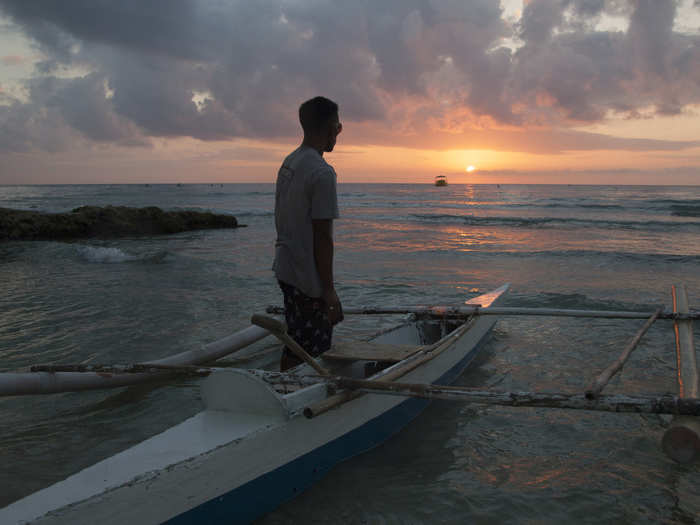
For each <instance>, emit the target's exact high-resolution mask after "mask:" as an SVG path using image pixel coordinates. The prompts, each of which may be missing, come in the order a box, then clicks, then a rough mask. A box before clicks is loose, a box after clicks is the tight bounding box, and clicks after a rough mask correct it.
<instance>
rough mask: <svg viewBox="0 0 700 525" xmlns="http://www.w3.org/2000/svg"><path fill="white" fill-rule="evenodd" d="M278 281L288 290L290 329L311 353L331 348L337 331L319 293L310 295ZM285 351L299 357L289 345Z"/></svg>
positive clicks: (293, 337) (285, 290)
mask: <svg viewBox="0 0 700 525" xmlns="http://www.w3.org/2000/svg"><path fill="white" fill-rule="evenodd" d="M278 282H279V285H280V288H282V293H283V294H284V317H285V320H286V321H287V333H288V334H289V335H290V336H291V337H292V339H294V340H295V341H296V342H297V343H299V345H300V346H301V347H302V348H303V349H304V350H306V351H307V352H308V353H309V354H310V355H312V356H314V357H318V356H319V355H321V354H322V353H323V352H325V351H326V350H329V349H330V347H331V337H332V335H333V326H332V325H331V323H330V321H329V320H328V309H327V308H326V304H325V302H324V301H323V299H321V298H319V297H309V296H308V295H306V294H304V293H303V292H302V291H300V290H299V289H298V288H296V287H294V286H292V285H290V284H287V283H283V282H282V281H278ZM284 353H285V355H286V356H287V357H289V358H292V359H296V356H295V355H294V354H293V353H292V352H291V351H290V350H289V349H288V348H286V347H285V349H284ZM299 362H301V360H300V359H299Z"/></svg>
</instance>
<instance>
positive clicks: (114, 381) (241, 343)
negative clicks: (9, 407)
mask: <svg viewBox="0 0 700 525" xmlns="http://www.w3.org/2000/svg"><path fill="white" fill-rule="evenodd" d="M268 335H270V332H268V331H267V330H265V329H264V328H260V327H259V326H249V327H247V328H244V329H243V330H240V331H239V332H236V333H234V334H232V335H229V336H227V337H224V338H223V339H219V340H218V341H213V342H211V343H209V344H207V345H204V346H203V347H202V348H199V349H196V350H188V351H186V352H182V353H179V354H176V355H173V356H170V357H166V358H164V359H158V360H155V361H148V362H146V363H142V365H153V366H154V367H159V366H166V367H168V366H182V365H198V364H202V363H206V362H211V361H215V360H216V359H219V358H221V357H223V356H225V355H228V354H231V353H233V352H237V351H239V350H242V349H243V348H245V347H247V346H249V345H251V344H252V343H255V342H256V341H259V340H260V339H262V338H264V337H267V336H268ZM173 373H174V371H173V370H167V369H162V371H160V372H159V371H156V370H155V368H153V369H152V370H151V371H148V372H137V373H128V374H116V373H106V372H78V371H76V372H68V371H67V372H58V371H57V372H3V373H0V396H21V395H33V394H55V393H59V392H77V391H81V390H97V389H102V388H117V387H123V386H131V385H135V384H140V383H145V382H148V381H153V380H154V379H160V378H163V377H168V376H169V375H171V374H173Z"/></svg>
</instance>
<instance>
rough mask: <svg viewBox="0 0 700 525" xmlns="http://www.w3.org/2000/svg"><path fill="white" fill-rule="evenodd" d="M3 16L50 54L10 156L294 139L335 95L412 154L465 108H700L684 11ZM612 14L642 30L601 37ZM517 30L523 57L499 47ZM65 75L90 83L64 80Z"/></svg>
mask: <svg viewBox="0 0 700 525" xmlns="http://www.w3.org/2000/svg"><path fill="white" fill-rule="evenodd" d="M695 5H696V7H697V2H696V3H695ZM0 11H1V12H2V13H3V14H5V15H6V16H8V17H9V18H10V19H11V20H12V21H13V22H14V23H15V24H16V25H17V26H19V27H21V28H22V30H23V31H24V32H25V33H26V34H27V36H29V37H30V38H31V39H32V41H33V42H34V43H35V45H36V46H37V47H38V48H39V49H40V50H41V51H42V53H43V55H44V56H45V60H43V62H41V63H40V64H38V65H37V71H36V75H37V76H36V77H35V78H33V79H31V80H29V81H28V82H27V89H28V92H29V94H30V98H29V100H28V101H26V102H22V101H19V100H15V101H13V102H12V103H11V104H10V105H9V106H4V107H0V150H5V151H7V150H11V151H23V150H26V149H31V148H41V149H57V148H62V147H65V146H66V145H67V144H68V143H70V141H71V140H72V139H73V138H76V137H77V138H78V139H87V140H92V141H97V142H107V143H112V142H117V143H122V144H125V143H136V144H144V143H147V142H148V140H147V137H178V136H191V137H195V138H199V139H203V140H215V139H227V138H231V137H250V138H279V137H292V136H295V135H296V134H298V123H297V122H296V115H295V109H296V107H297V105H298V104H299V102H300V101H301V100H303V99H305V98H308V97H310V96H313V95H316V94H320V93H322V94H326V95H327V96H329V97H331V98H334V99H336V100H338V101H339V102H340V104H341V112H342V114H341V117H342V118H343V119H345V120H352V121H355V122H375V123H376V124H377V127H378V128H383V129H384V130H393V131H394V133H395V135H396V136H397V138H396V143H397V144H398V143H402V141H403V142H405V141H404V140H403V139H402V138H401V137H399V136H398V135H399V134H400V132H401V131H402V130H406V131H408V132H415V131H416V130H417V129H424V124H425V123H426V122H428V121H430V122H447V121H450V122H451V124H450V125H454V122H453V121H454V118H455V117H454V116H455V115H460V116H463V117H464V119H466V120H465V121H464V125H465V126H466V127H469V126H470V125H474V126H476V125H477V123H478V126H479V127H483V126H484V124H483V122H484V121H483V119H484V118H486V119H490V122H491V123H492V124H494V125H504V124H505V125H509V126H520V127H531V126H537V127H551V128H552V129H557V128H559V129H561V128H566V127H570V126H571V125H575V124H580V123H590V122H595V121H598V120H600V119H602V118H604V117H605V116H606V115H607V114H608V113H609V112H610V111H615V112H618V113H623V114H625V115H627V116H629V117H631V118H636V117H637V116H638V115H640V114H641V112H647V113H648V112H649V111H650V108H652V109H651V111H656V112H657V113H660V114H676V113H678V112H681V111H682V110H683V108H685V107H686V106H687V105H689V104H694V103H700V38H699V37H698V36H697V35H695V36H690V35H683V34H678V33H675V32H673V21H674V17H675V16H676V3H675V2H673V1H672V0H532V1H530V2H528V3H527V4H526V6H525V8H524V10H523V15H522V18H521V20H520V21H519V23H518V24H517V26H516V27H515V28H512V27H510V26H509V25H508V24H507V23H506V22H505V21H504V20H503V19H502V18H501V11H500V8H499V3H498V2H496V1H495V0H469V1H467V0H433V1H430V0H385V1H381V2H371V1H369V0H364V1H357V2H340V1H332V0H329V1H321V0H317V1H310V2H302V1H282V0H260V1H256V2H246V1H243V0H240V1H232V2H208V1H196V0H153V1H148V2H142V1H138V0H122V1H119V2H116V1H107V0H72V1H70V2H56V1H51V0H33V1H31V2H27V1H26V0H0ZM604 15H612V16H623V17H626V18H627V19H628V20H629V28H628V29H627V31H626V32H621V31H620V32H607V31H605V32H603V31H596V30H595V25H596V23H597V22H598V21H599V20H600V19H601V17H602V16H604ZM512 37H514V38H516V39H519V41H520V42H521V44H522V45H521V46H520V47H519V48H518V49H517V50H515V51H511V49H509V48H507V47H503V46H501V43H502V42H503V39H504V38H512ZM66 68H68V69H72V70H76V69H78V70H80V71H87V72H89V73H87V74H83V76H78V77H76V78H70V79H66V78H58V74H59V73H60V72H62V71H65V69H66ZM195 93H196V94H199V95H198V96H199V98H198V99H196V100H197V102H198V104H196V103H195V102H193V94H195ZM465 108H468V109H465ZM465 111H466V113H465ZM460 118H461V117H460ZM469 119H472V120H473V122H472V121H470V120H469ZM59 133H60V134H61V136H60V137H59V136H58V134H59ZM380 136H381V137H382V140H384V139H385V138H386V137H387V136H390V135H387V134H386V133H384V132H381V133H378V138H379V137H380ZM456 136H459V135H458V134H457V135H456ZM504 136H505V135H504ZM589 139H590V137H589ZM368 140H371V136H370V137H368ZM450 142H453V141H450ZM531 142H532V141H524V142H523V144H525V145H527V144H530V143H531ZM564 142H566V143H569V142H571V141H570V140H568V139H567V140H565V141H564ZM588 142H590V141H589V140H582V142H581V143H582V144H585V143H588ZM595 142H596V144H597V143H598V142H599V141H597V140H596V141H595ZM608 144H609V146H608V147H611V148H612V147H615V146H614V144H615V141H610V142H609V143H608ZM646 145H647V146H649V147H655V146H654V145H656V146H657V147H661V146H660V144H659V143H657V142H654V143H647V144H646ZM531 147H532V148H535V149H536V150H539V148H540V145H539V143H537V144H536V145H532V146H531ZM601 147H603V146H601ZM672 147H674V148H677V147H681V146H680V145H679V143H673V146H672ZM552 150H553V151H554V150H556V146H555V145H553V146H552Z"/></svg>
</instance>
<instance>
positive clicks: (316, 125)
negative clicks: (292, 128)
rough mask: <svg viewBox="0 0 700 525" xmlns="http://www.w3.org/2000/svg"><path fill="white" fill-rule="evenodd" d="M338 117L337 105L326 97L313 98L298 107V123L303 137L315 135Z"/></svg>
mask: <svg viewBox="0 0 700 525" xmlns="http://www.w3.org/2000/svg"><path fill="white" fill-rule="evenodd" d="M336 115H338V104H336V103H335V102H333V101H332V100H330V99H327V98H326V97H314V98H312V99H309V100H307V101H306V102H304V103H303V104H302V105H301V106H299V122H301V127H302V129H303V130H304V135H315V134H317V133H319V132H321V131H323V127H324V126H325V125H326V124H327V123H328V121H330V120H331V119H332V118H333V117H335V116H336Z"/></svg>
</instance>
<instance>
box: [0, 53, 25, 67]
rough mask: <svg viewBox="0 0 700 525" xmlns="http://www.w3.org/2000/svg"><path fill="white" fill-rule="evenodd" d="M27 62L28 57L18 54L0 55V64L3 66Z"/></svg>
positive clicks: (19, 64)
mask: <svg viewBox="0 0 700 525" xmlns="http://www.w3.org/2000/svg"><path fill="white" fill-rule="evenodd" d="M27 62H29V58H27V57H23V56H20V55H5V56H2V57H0V64H2V65H3V66H9V67H11V66H21V65H22V64H25V63H27Z"/></svg>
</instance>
